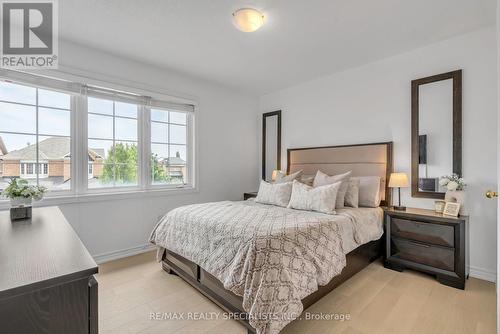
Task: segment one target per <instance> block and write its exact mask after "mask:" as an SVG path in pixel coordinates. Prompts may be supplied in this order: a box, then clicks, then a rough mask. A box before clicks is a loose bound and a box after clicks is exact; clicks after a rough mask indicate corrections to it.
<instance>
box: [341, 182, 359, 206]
mask: <svg viewBox="0 0 500 334" xmlns="http://www.w3.org/2000/svg"><path fill="white" fill-rule="evenodd" d="M359 182H360V181H359V179H357V178H354V177H351V178H350V180H349V183H348V185H347V191H346V193H345V198H344V204H345V206H350V207H352V208H357V207H358V206H359Z"/></svg>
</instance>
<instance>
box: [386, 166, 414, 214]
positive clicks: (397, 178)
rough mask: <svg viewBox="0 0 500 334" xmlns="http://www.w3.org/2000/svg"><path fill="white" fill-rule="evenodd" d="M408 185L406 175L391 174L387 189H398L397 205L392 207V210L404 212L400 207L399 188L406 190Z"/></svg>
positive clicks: (404, 208) (402, 207) (404, 209)
mask: <svg viewBox="0 0 500 334" xmlns="http://www.w3.org/2000/svg"><path fill="white" fill-rule="evenodd" d="M409 186H410V184H409V182H408V175H406V173H392V174H391V177H390V179H389V188H398V197H399V202H398V205H397V206H396V205H394V210H400V211H406V207H405V206H402V205H401V188H407V187H409Z"/></svg>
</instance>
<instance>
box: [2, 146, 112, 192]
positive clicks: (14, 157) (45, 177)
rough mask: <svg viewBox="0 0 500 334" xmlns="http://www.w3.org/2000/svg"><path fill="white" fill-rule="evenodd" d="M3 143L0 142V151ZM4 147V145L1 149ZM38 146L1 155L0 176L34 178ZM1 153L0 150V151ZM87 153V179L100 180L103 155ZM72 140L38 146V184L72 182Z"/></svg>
mask: <svg viewBox="0 0 500 334" xmlns="http://www.w3.org/2000/svg"><path fill="white" fill-rule="evenodd" d="M1 143H3V141H0V147H1ZM4 147H5V145H4ZM36 149H37V145H36V144H28V145H27V146H26V147H24V148H22V149H19V150H14V151H11V152H7V150H6V149H5V154H2V155H0V176H1V177H2V178H3V179H4V180H5V179H10V178H12V177H19V178H23V179H32V178H33V179H34V178H36V177H37V173H36V172H37V170H36V168H37V166H36V161H37V151H36ZM0 151H1V148H0ZM96 151H98V150H92V149H89V150H88V156H89V168H88V170H89V178H93V177H99V176H101V175H102V172H103V152H96ZM70 152H71V140H70V138H67V137H50V138H47V139H44V140H42V141H40V142H39V143H38V165H39V169H40V170H39V173H38V177H39V180H41V181H43V182H42V183H45V184H56V185H57V184H63V183H66V182H67V181H68V180H70V179H71V164H70V160H71V155H70Z"/></svg>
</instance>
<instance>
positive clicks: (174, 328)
mask: <svg viewBox="0 0 500 334" xmlns="http://www.w3.org/2000/svg"><path fill="white" fill-rule="evenodd" d="M154 257H155V253H154V252H149V253H145V254H141V255H137V256H133V257H129V258H126V259H122V260H117V261H112V262H108V263H105V264H103V265H101V266H100V267H99V272H100V273H99V275H98V276H97V279H98V281H99V332H100V333H101V334H111V333H120V334H125V333H162V334H165V333H214V334H215V333H242V334H243V333H246V330H245V328H244V327H243V326H241V325H240V324H239V323H238V322H236V321H233V320H223V319H218V320H150V314H151V312H160V313H166V312H179V313H182V312H184V314H185V316H187V313H186V312H207V313H204V314H210V313H208V312H216V313H220V312H221V309H219V308H218V307H217V306H216V305H215V304H213V303H212V302H211V301H210V300H208V299H207V298H205V297H203V296H202V295H201V294H200V293H199V292H197V291H196V290H195V289H194V288H192V287H190V286H189V285H188V284H187V283H185V282H184V281H182V280H181V279H180V278H179V277H177V276H173V275H168V274H167V273H165V272H164V271H163V270H162V269H161V266H160V264H159V263H156V262H155V261H154ZM307 311H308V312H311V313H316V314H319V313H324V314H325V313H343V314H349V315H350V320H346V321H334V320H329V321H328V320H318V321H311V320H301V321H295V322H293V323H292V324H291V325H289V326H287V327H286V328H285V330H284V331H283V333H336V334H337V333H338V334H340V333H342V334H344V333H356V334H358V333H370V334H371V333H398V334H403V333H412V334H421V333H422V334H423V333H439V334H445V333H467V334H474V333H476V334H480V333H481V334H482V333H495V332H496V299H495V286H494V284H493V283H489V282H485V281H481V280H478V279H474V278H471V279H469V280H468V281H467V284H466V290H465V291H461V290H457V289H454V288H450V287H447V286H444V285H441V284H440V283H438V282H437V281H435V280H434V279H433V278H432V277H429V276H426V275H423V274H419V273H416V272H412V271H405V272H403V273H398V272H395V271H392V270H388V269H385V268H384V267H383V266H382V264H381V263H379V262H376V263H373V264H371V265H370V266H368V267H367V268H365V269H364V270H363V271H361V272H359V273H358V274H357V275H355V276H354V277H352V278H351V279H349V280H348V281H347V282H345V283H344V284H343V285H341V286H340V287H338V288H337V289H335V290H334V291H332V292H331V293H330V294H329V295H327V296H325V297H324V298H323V299H321V300H320V301H319V302H317V303H316V304H314V305H313V306H311V307H310V308H309V309H308V310H307Z"/></svg>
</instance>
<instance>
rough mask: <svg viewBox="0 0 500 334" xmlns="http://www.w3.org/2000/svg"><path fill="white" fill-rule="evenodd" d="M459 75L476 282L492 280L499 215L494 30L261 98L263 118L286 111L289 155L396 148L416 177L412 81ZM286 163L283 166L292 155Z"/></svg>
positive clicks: (400, 165) (399, 161)
mask: <svg viewBox="0 0 500 334" xmlns="http://www.w3.org/2000/svg"><path fill="white" fill-rule="evenodd" d="M332 61H335V59H332ZM460 68H461V69H463V71H464V72H463V122H464V128H463V175H464V177H465V179H466V181H468V183H469V187H468V189H467V195H468V198H469V203H468V207H469V212H470V249H471V250H470V260H471V274H473V275H475V276H480V277H484V278H486V279H491V280H493V279H494V278H495V272H496V248H495V247H496V211H497V209H496V203H495V201H491V200H487V199H486V198H485V196H484V192H485V190H486V189H489V188H491V189H496V184H497V158H496V157H497V153H496V150H497V146H496V134H497V123H496V103H497V101H496V85H497V82H496V70H497V69H496V68H497V64H496V31H495V28H494V27H491V28H488V29H484V30H480V31H477V32H473V33H470V34H467V35H462V36H458V37H455V38H452V39H449V40H446V41H443V42H440V43H437V44H433V45H430V46H427V47H424V48H421V49H417V50H414V51H412V52H408V53H404V54H401V55H397V56H394V57H391V58H387V59H384V60H381V61H378V62H375V63H371V64H368V65H364V66H361V67H358V68H354V69H350V70H347V71H344V72H340V73H336V74H332V75H329V76H325V77H322V78H319V79H316V80H313V81H310V82H306V83H303V84H300V85H297V86H294V87H290V88H288V89H284V90H282V91H278V92H275V93H271V94H268V95H265V96H262V97H261V100H260V110H261V112H267V111H271V110H277V109H281V110H282V111H283V116H282V117H283V121H282V122H283V123H282V129H283V130H282V131H283V133H282V136H283V137H282V140H283V142H282V144H283V147H282V150H283V152H286V149H287V148H291V147H300V146H321V145H335V144H353V143H369V142H378V141H391V140H392V141H393V142H394V162H395V170H396V171H401V172H407V173H408V174H410V81H411V80H412V79H417V78H421V77H425V76H429V75H434V74H438V73H443V72H447V71H451V70H456V69H460ZM282 159H283V160H282V161H283V163H284V166H285V165H286V161H285V160H286V154H283V158H282ZM402 196H403V201H404V204H406V205H408V206H414V207H423V208H432V207H433V200H429V199H417V198H411V196H410V193H409V190H404V191H403V192H402Z"/></svg>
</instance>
